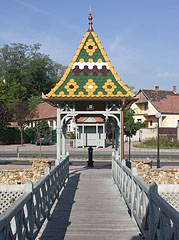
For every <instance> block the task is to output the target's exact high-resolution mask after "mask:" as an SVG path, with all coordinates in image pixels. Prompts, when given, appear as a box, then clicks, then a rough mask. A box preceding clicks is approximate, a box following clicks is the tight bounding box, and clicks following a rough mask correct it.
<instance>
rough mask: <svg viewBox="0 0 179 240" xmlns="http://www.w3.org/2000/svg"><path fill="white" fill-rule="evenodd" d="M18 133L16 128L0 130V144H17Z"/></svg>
mask: <svg viewBox="0 0 179 240" xmlns="http://www.w3.org/2000/svg"><path fill="white" fill-rule="evenodd" d="M19 143H20V131H19V129H18V128H6V129H0V144H19Z"/></svg>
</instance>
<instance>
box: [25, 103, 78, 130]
mask: <svg viewBox="0 0 179 240" xmlns="http://www.w3.org/2000/svg"><path fill="white" fill-rule="evenodd" d="M30 116H31V117H30V118H28V127H35V126H36V124H37V122H38V121H40V120H42V119H44V120H46V121H47V122H48V125H49V127H50V129H51V130H56V126H57V108H56V107H54V106H52V105H50V104H48V103H47V102H44V103H40V104H39V105H38V106H37V107H36V108H35V109H34V110H33V114H30ZM74 131H75V123H74V121H73V120H72V121H69V122H68V124H67V132H74Z"/></svg>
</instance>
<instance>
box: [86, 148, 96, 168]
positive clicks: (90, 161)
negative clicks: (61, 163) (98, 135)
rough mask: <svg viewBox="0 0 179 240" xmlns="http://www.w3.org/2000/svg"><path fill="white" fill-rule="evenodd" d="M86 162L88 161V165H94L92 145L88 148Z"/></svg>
mask: <svg viewBox="0 0 179 240" xmlns="http://www.w3.org/2000/svg"><path fill="white" fill-rule="evenodd" d="M87 163H88V167H94V166H93V163H94V161H93V148H92V147H89V148H88V161H87Z"/></svg>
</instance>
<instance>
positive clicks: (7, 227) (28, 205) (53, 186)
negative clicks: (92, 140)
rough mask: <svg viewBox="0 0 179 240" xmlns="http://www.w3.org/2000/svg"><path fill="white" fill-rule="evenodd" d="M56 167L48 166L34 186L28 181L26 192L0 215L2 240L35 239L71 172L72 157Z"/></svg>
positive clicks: (67, 157) (0, 237)
mask: <svg viewBox="0 0 179 240" xmlns="http://www.w3.org/2000/svg"><path fill="white" fill-rule="evenodd" d="M55 165H56V166H55V167H54V168H53V169H52V170H50V169H49V168H46V171H45V175H44V177H42V178H41V179H40V180H39V181H38V182H37V183H36V184H35V185H33V183H32V182H27V184H26V189H25V192H24V194H23V195H22V196H21V197H20V198H19V199H18V200H16V201H15V202H14V204H12V205H11V207H10V208H9V209H8V210H7V211H6V212H4V213H3V214H2V215H1V216H0V239H1V240H6V239H8V240H11V239H12V240H15V239H18V240H24V239H27V240H33V239H35V238H36V236H37V234H38V232H39V230H40V228H41V227H42V225H43V223H44V221H45V220H46V219H47V218H48V217H49V215H50V210H51V208H52V206H53V204H54V202H55V200H56V199H58V197H59V193H60V190H61V189H62V187H63V186H64V184H65V181H66V179H67V178H68V174H69V156H66V158H65V159H64V160H63V161H62V162H60V163H59V162H58V161H56V164H55Z"/></svg>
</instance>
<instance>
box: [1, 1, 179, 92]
mask: <svg viewBox="0 0 179 240" xmlns="http://www.w3.org/2000/svg"><path fill="white" fill-rule="evenodd" d="M0 3H1V5H0V6H1V7H0V47H2V46H3V45H4V44H9V43H12V42H16V43H17V42H19V43H24V44H33V43H41V44H42V48H41V51H42V52H44V53H46V54H49V55H50V57H51V58H52V59H53V60H55V61H57V62H59V63H62V64H63V65H68V64H69V63H70V61H71V59H72V58H73V55H74V53H75V51H76V49H77V47H78V45H79V43H80V41H81V39H82V37H83V35H84V34H85V33H86V31H87V29H88V14H89V6H91V8H92V16H93V27H94V30H95V32H96V34H97V35H98V37H99V39H100V40H101V42H102V45H103V46H104V49H105V51H106V52H107V55H108V57H109V58H110V60H111V63H112V64H113V65H114V67H115V70H116V71H117V73H118V75H119V76H120V77H121V79H122V81H123V82H124V83H126V84H128V85H130V86H135V90H136V91H137V90H139V89H140V88H146V89H154V87H155V86H156V85H159V87H160V89H166V90H167V89H168V90H172V86H173V85H176V86H177V90H178V92H179V0H125V1H124V0H110V1H109V0H76V1H72V0H66V1H65V0H63V1H61V0H0Z"/></svg>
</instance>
